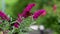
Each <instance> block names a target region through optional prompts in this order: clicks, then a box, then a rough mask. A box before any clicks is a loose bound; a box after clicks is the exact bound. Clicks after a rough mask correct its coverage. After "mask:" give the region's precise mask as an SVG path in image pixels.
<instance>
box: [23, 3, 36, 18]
mask: <svg viewBox="0 0 60 34" xmlns="http://www.w3.org/2000/svg"><path fill="white" fill-rule="evenodd" d="M34 6H35V4H34V3H31V4H28V6H27V7H26V8H25V9H24V10H23V13H22V16H23V17H25V18H26V17H27V16H28V14H29V15H30V10H31V9H32V8H33V7H34Z"/></svg>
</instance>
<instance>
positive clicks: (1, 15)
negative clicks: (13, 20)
mask: <svg viewBox="0 0 60 34" xmlns="http://www.w3.org/2000/svg"><path fill="white" fill-rule="evenodd" d="M0 17H1V18H2V19H3V20H7V21H9V20H10V18H9V17H8V16H7V15H6V14H5V13H4V12H2V11H0Z"/></svg>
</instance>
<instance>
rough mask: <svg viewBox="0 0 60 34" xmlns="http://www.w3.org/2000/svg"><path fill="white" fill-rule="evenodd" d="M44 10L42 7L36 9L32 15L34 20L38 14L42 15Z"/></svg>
mask: <svg viewBox="0 0 60 34" xmlns="http://www.w3.org/2000/svg"><path fill="white" fill-rule="evenodd" d="M45 11H46V10H44V9H41V10H38V11H36V12H35V13H34V15H33V19H34V20H36V19H37V18H38V17H39V16H40V15H42V14H43V13H44V12H45Z"/></svg>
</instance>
